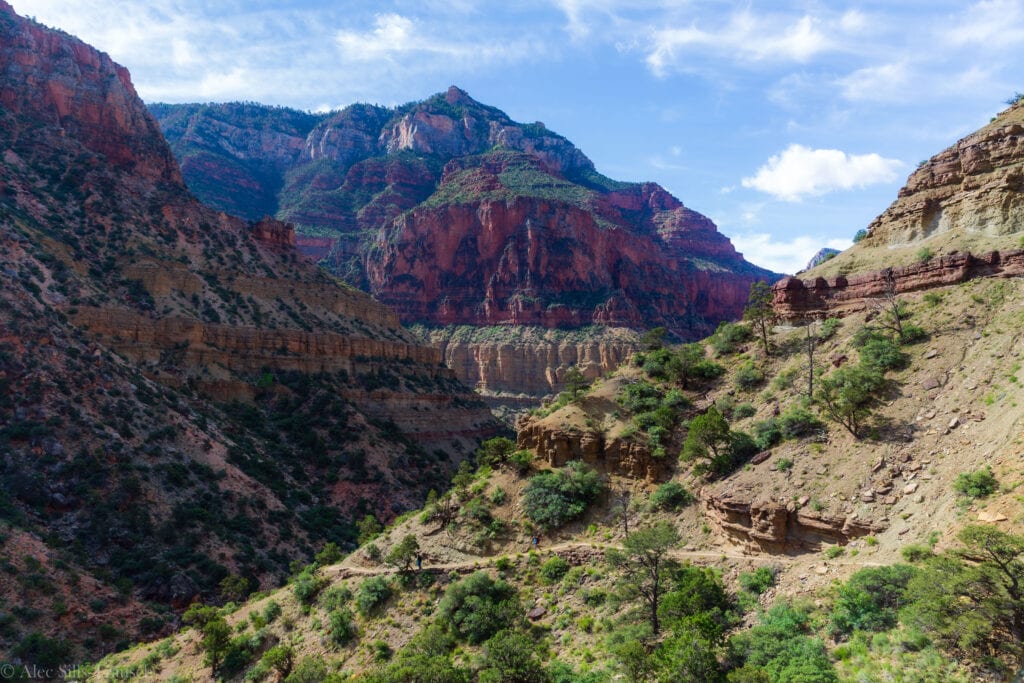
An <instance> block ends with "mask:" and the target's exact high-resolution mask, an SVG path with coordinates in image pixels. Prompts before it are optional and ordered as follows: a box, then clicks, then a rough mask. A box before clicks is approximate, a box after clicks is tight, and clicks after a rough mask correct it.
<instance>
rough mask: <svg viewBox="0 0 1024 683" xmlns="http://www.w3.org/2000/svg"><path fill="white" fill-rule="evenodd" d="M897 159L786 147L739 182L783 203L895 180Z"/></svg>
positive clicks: (876, 155) (897, 165)
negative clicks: (755, 171)
mask: <svg viewBox="0 0 1024 683" xmlns="http://www.w3.org/2000/svg"><path fill="white" fill-rule="evenodd" d="M903 166H904V165H903V162H901V161H899V160H898V159H886V158H884V157H882V156H880V155H878V154H874V153H872V154H847V153H846V152H843V151H840V150H838V149H811V148H809V147H804V146H803V145H790V146H789V147H787V148H786V149H785V150H784V151H783V152H782V153H781V154H777V155H775V156H773V157H771V158H770V159H768V162H767V163H766V164H765V165H764V166H762V167H761V168H759V169H758V170H757V173H756V174H754V175H753V176H752V177H749V178H744V179H743V181H742V182H743V187H747V188H752V189H755V190H759V191H761V192H764V193H766V194H770V195H772V196H774V197H775V198H776V199H781V200H783V201H787V202H797V201H800V200H801V199H803V198H804V197H809V196H817V195H823V194H827V193H829V192H832V191H834V190H851V189H853V188H855V187H866V186H868V185H874V184H876V183H886V182H891V181H893V180H896V179H897V177H898V175H897V172H898V171H899V170H900V169H901V168H903Z"/></svg>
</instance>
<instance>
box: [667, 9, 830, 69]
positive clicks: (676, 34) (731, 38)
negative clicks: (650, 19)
mask: <svg viewBox="0 0 1024 683" xmlns="http://www.w3.org/2000/svg"><path fill="white" fill-rule="evenodd" d="M650 42H651V44H650V46H649V48H648V54H647V65H648V67H649V68H650V69H651V71H652V72H653V73H654V74H655V75H657V76H666V75H668V74H669V73H670V72H672V71H674V70H677V69H684V68H687V65H686V56H687V55H689V54H690V53H693V52H697V53H709V52H710V53H717V54H719V55H725V56H728V57H733V58H736V59H738V60H739V61H747V62H760V61H793V62H806V61H807V60H809V59H810V58H812V57H814V56H815V55H817V54H819V53H821V52H823V51H825V50H828V49H830V47H831V46H832V43H831V41H830V39H829V38H828V37H827V36H826V35H825V34H824V32H823V31H822V30H821V28H820V26H819V22H818V21H817V20H815V19H814V18H812V17H810V16H808V15H804V16H803V17H801V18H799V19H797V20H795V21H781V20H778V19H775V18H772V17H765V16H756V15H754V14H752V13H751V12H749V11H743V12H737V13H734V14H732V15H731V16H730V18H729V21H728V22H727V23H726V24H725V25H724V26H721V27H719V28H718V29H713V30H704V29H701V28H698V27H697V24H696V23H693V24H691V25H690V26H686V27H678V28H677V27H672V28H662V29H657V30H655V31H654V32H653V33H652V35H651V41H650Z"/></svg>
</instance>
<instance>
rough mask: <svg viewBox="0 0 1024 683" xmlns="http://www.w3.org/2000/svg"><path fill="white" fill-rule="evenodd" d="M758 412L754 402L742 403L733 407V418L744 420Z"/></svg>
mask: <svg viewBox="0 0 1024 683" xmlns="http://www.w3.org/2000/svg"><path fill="white" fill-rule="evenodd" d="M756 414H757V408H755V407H754V404H752V403H741V404H739V405H738V406H736V407H735V408H733V409H732V419H733V420H734V421H735V420H742V419H744V418H747V417H752V416H753V415H756Z"/></svg>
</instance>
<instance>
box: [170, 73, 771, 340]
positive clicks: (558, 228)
mask: <svg viewBox="0 0 1024 683" xmlns="http://www.w3.org/2000/svg"><path fill="white" fill-rule="evenodd" d="M152 111H153V112H154V114H155V115H156V116H157V118H158V120H160V122H161V125H162V126H163V128H164V131H165V133H166V135H167V137H168V139H169V140H170V143H171V146H172V149H173V150H174V151H175V153H176V154H177V155H178V157H179V158H180V159H181V163H182V168H183V172H184V175H185V179H186V182H187V183H188V184H189V186H190V188H192V190H193V191H194V192H195V193H196V194H197V195H198V196H199V197H200V198H202V199H204V200H206V201H208V202H210V203H211V204H213V205H215V206H220V207H221V208H223V209H225V210H234V211H237V212H240V213H241V214H242V215H247V216H248V217H249V218H257V217H259V215H262V214H263V213H274V214H276V215H277V216H278V217H279V218H282V219H285V220H288V221H292V222H294V223H295V225H296V226H297V230H298V232H299V235H300V236H299V244H300V245H303V244H304V245H306V249H307V251H308V252H310V253H313V254H315V255H317V256H320V257H324V258H326V260H327V262H328V263H329V264H330V265H331V266H332V268H333V269H334V270H336V271H337V272H338V273H340V274H342V275H343V276H344V277H346V279H348V280H349V281H350V282H352V283H353V284H357V285H359V286H361V287H363V288H364V289H367V290H368V291H370V292H371V293H372V294H374V296H376V297H377V298H378V299H380V300H381V301H384V302H385V303H388V304H389V305H391V306H393V307H394V308H395V309H396V310H397V311H398V312H399V315H400V317H401V318H402V320H403V321H404V322H416V323H426V324H431V325H447V324H473V325H488V324H503V323H514V324H526V325H541V326H544V327H578V326H581V325H590V324H595V323H597V324H604V325H610V326H625V327H633V328H647V327H654V326H658V325H663V326H666V327H668V328H669V329H670V330H671V331H673V332H674V333H675V334H677V335H678V336H681V337H686V338H690V337H693V336H695V335H698V334H702V333H705V332H708V331H710V330H711V329H712V328H713V327H714V326H715V325H717V323H718V322H719V321H720V320H722V319H726V318H732V317H735V316H737V315H738V314H739V313H740V311H741V310H742V308H743V305H744V304H745V303H746V297H747V292H748V289H749V286H750V283H751V282H752V281H753V280H755V279H759V278H763V279H773V275H772V273H769V272H768V271H765V270H763V269H760V268H757V267H755V266H753V265H751V264H749V263H747V262H746V261H744V260H743V258H742V256H741V255H740V254H738V253H737V252H736V251H735V250H734V249H733V247H732V245H731V244H730V243H729V240H728V239H727V238H725V237H724V236H722V235H721V234H720V233H718V232H717V230H716V228H715V226H714V224H713V223H712V222H711V221H710V220H709V219H707V218H706V217H704V216H701V215H700V214H698V213H696V212H694V211H692V210H690V209H687V208H686V207H684V206H683V205H682V204H681V203H680V202H679V201H678V200H677V199H675V198H674V197H672V196H671V195H670V194H668V193H667V192H666V191H665V190H664V189H662V188H661V187H659V186H657V185H655V184H653V183H644V184H639V183H621V182H616V181H613V180H610V179H608V178H606V177H604V176H602V175H601V174H599V173H598V172H597V171H596V170H595V169H594V165H593V163H591V161H590V160H589V159H588V158H587V157H586V156H585V155H584V154H583V153H582V152H581V151H580V150H578V149H576V147H574V146H573V145H572V143H570V142H569V141H568V140H566V139H565V138H564V137H562V136H561V135H558V134H557V133H554V132H552V131H549V130H548V129H547V128H546V127H545V126H544V124H542V123H533V124H520V123H516V122H514V121H512V120H511V119H510V118H509V117H508V116H507V115H506V114H504V113H503V112H501V111H499V110H497V109H495V108H493V107H489V106H486V105H483V104H481V103H479V102H476V101H475V100H473V99H472V98H470V97H469V96H468V95H467V94H466V93H465V92H463V91H462V90H460V89H458V88H456V87H454V86H453V87H451V88H449V89H448V91H447V92H446V93H441V94H438V95H434V96H433V97H430V98H428V99H427V100H425V101H423V102H418V103H413V104H409V105H405V106H402V107H398V108H396V109H385V108H382V107H375V106H370V105H353V106H351V107H348V108H346V109H344V110H343V111H341V112H338V113H335V114H329V115H323V116H321V117H319V118H316V117H312V116H311V115H308V114H301V113H299V112H295V111H291V110H288V109H280V108H271V107H259V106H257V105H249V104H225V105H153V106H152ZM236 187H238V188H240V191H239V192H236V191H235V189H234V188H236Z"/></svg>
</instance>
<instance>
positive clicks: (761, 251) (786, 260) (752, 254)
mask: <svg viewBox="0 0 1024 683" xmlns="http://www.w3.org/2000/svg"><path fill="white" fill-rule="evenodd" d="M729 239H731V240H732V243H733V245H734V246H735V247H736V250H737V251H739V252H741V253H742V254H743V255H744V257H745V258H746V259H747V260H748V261H752V262H754V263H756V264H757V265H759V266H761V267H762V268H768V269H769V270H774V271H775V272H776V273H788V274H793V273H796V272H798V271H800V270H803V269H804V267H806V266H807V263H808V262H809V261H810V260H811V257H812V256H814V255H815V254H817V253H818V251H819V250H821V249H822V248H824V247H829V248H831V249H838V250H840V251H842V250H843V249H846V248H847V247H849V246H850V244H851V242H850V240H848V239H827V240H822V239H821V238H820V237H812V236H809V235H799V236H797V237H793V238H791V239H779V238H778V237H777V236H773V235H771V234H769V233H767V232H756V233H744V234H738V235H731V236H730V238H729Z"/></svg>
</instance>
